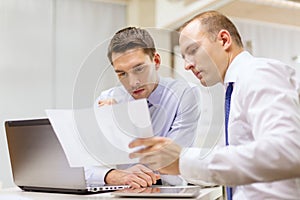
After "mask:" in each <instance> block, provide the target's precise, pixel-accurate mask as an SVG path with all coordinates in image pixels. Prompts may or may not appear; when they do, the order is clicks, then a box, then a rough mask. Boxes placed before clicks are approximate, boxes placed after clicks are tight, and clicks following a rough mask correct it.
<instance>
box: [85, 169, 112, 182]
mask: <svg viewBox="0 0 300 200" xmlns="http://www.w3.org/2000/svg"><path fill="white" fill-rule="evenodd" d="M110 170H111V168H108V167H104V166H91V167H85V168H84V172H85V179H86V183H87V185H91V184H100V185H105V184H106V183H105V181H104V178H105V176H106V174H107V172H109V171H110Z"/></svg>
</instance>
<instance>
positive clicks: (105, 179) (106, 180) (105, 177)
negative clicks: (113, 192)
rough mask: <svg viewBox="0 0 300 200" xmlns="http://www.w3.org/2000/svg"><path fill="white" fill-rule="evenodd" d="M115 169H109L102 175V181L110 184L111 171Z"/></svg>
mask: <svg viewBox="0 0 300 200" xmlns="http://www.w3.org/2000/svg"><path fill="white" fill-rule="evenodd" d="M114 171H116V169H110V170H109V171H108V172H107V173H106V174H105V176H104V183H105V184H110V183H111V181H110V176H111V175H112V173H113V172H114Z"/></svg>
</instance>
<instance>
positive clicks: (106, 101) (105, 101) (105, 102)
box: [98, 99, 117, 107]
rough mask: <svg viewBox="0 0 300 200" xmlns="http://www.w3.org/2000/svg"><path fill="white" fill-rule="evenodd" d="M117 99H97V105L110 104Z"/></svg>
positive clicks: (114, 102)
mask: <svg viewBox="0 0 300 200" xmlns="http://www.w3.org/2000/svg"><path fill="white" fill-rule="evenodd" d="M116 103H117V101H116V100H115V99H105V100H100V101H98V106H99V107H100V106H104V105H112V104H116Z"/></svg>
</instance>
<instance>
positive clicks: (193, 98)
mask: <svg viewBox="0 0 300 200" xmlns="http://www.w3.org/2000/svg"><path fill="white" fill-rule="evenodd" d="M200 94H201V91H200V88H199V87H198V86H193V87H191V88H189V89H188V90H185V92H184V93H183V94H182V97H181V99H180V103H179V107H178V110H177V113H176V117H175V119H174V121H173V123H172V126H171V128H170V130H169V132H168V134H167V137H169V138H171V139H172V140H174V141H175V142H176V143H177V144H179V145H180V146H182V147H191V146H193V144H194V142H195V140H196V137H197V127H198V120H199V118H200V113H201V106H200V105H201V98H200Z"/></svg>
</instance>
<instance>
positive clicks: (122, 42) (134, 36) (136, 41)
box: [107, 27, 156, 64]
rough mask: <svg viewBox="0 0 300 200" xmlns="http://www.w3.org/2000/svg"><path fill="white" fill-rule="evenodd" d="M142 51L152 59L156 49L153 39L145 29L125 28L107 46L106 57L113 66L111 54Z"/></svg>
mask: <svg viewBox="0 0 300 200" xmlns="http://www.w3.org/2000/svg"><path fill="white" fill-rule="evenodd" d="M138 48H141V49H143V51H144V53H145V54H147V55H149V57H150V58H151V59H152V58H153V57H154V55H155V52H156V49H155V44H154V41H153V38H152V37H151V35H150V34H149V32H148V31H146V30H145V29H141V28H137V27H127V28H124V29H121V30H119V31H118V32H116V33H115V35H114V36H113V38H112V39H111V41H110V44H109V46H108V52H107V57H108V59H109V61H110V63H111V64H113V60H112V53H113V52H115V53H123V52H125V51H127V50H131V49H138Z"/></svg>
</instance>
